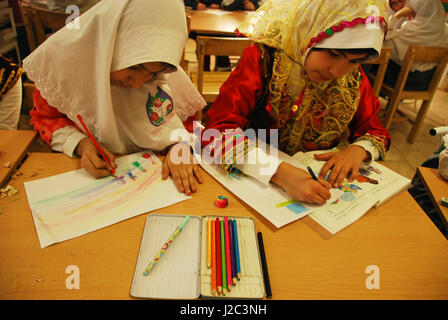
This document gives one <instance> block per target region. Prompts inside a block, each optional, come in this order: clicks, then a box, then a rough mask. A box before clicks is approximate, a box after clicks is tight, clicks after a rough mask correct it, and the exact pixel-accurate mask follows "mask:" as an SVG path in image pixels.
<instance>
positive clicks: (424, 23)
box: [384, 0, 448, 71]
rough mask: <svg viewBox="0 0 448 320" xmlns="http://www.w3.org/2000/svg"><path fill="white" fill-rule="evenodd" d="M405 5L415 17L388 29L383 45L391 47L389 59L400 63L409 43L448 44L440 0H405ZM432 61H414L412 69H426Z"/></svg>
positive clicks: (447, 30)
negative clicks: (390, 29)
mask: <svg viewBox="0 0 448 320" xmlns="http://www.w3.org/2000/svg"><path fill="white" fill-rule="evenodd" d="M406 6H408V7H410V8H412V9H413V10H414V12H415V18H414V19H411V20H407V21H405V22H404V23H403V24H402V25H401V26H400V28H399V29H397V30H393V31H390V32H389V33H388V35H387V40H386V41H385V43H384V46H387V47H393V49H394V50H393V52H392V56H391V59H393V60H394V61H395V62H397V63H399V64H401V63H402V62H403V59H404V56H405V55H406V52H407V50H408V48H409V45H410V44H417V45H422V46H433V47H445V46H448V26H447V25H446V23H445V11H444V9H443V6H442V3H441V1H440V0H407V1H406ZM434 66H435V64H433V63H422V62H418V63H414V64H413V67H412V68H411V70H412V71H415V70H416V69H417V70H419V71H426V70H429V69H432V68H433V67H434Z"/></svg>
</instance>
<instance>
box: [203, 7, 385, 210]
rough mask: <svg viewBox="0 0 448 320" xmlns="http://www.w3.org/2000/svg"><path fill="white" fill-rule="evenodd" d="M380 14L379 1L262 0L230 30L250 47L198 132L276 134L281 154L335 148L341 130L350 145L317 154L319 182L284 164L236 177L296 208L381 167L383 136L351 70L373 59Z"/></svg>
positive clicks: (374, 103) (359, 76)
mask: <svg viewBox="0 0 448 320" xmlns="http://www.w3.org/2000/svg"><path fill="white" fill-rule="evenodd" d="M386 9H387V3H386V1H385V0H380V1H374V0H356V1H354V0H340V1H339V0H291V1H285V0H268V1H267V2H266V3H264V4H263V5H262V6H261V7H260V8H259V9H258V10H257V11H256V12H255V13H254V14H252V15H251V16H250V17H249V18H248V19H247V20H246V21H245V22H244V23H243V24H242V25H241V26H240V27H239V28H238V31H239V32H240V33H242V34H243V35H245V36H247V37H248V38H250V39H251V40H253V41H254V44H253V45H251V46H249V47H248V48H247V49H246V50H245V51H244V54H243V56H242V57H241V60H240V62H239V64H238V66H237V67H236V69H235V70H234V71H233V72H232V74H231V75H230V77H229V78H228V80H227V81H226V82H225V83H224V84H223V86H222V87H221V89H220V94H219V96H218V97H217V99H216V100H215V102H214V104H213V106H212V107H211V108H210V110H209V111H208V112H207V115H206V128H215V129H218V130H220V131H221V132H223V131H225V130H226V129H234V128H241V129H243V130H245V129H247V128H252V129H274V128H275V129H278V137H279V144H278V146H279V149H280V150H282V151H284V152H286V153H288V154H289V155H293V154H295V153H296V152H298V151H311V150H318V149H319V150H328V149H331V148H333V147H336V146H337V145H338V144H339V142H340V141H341V139H342V137H343V133H344V131H346V130H347V129H348V130H349V132H350V134H349V142H350V143H351V144H350V145H349V146H348V147H347V148H345V149H343V150H340V151H337V152H328V153H324V154H320V155H316V158H317V159H319V160H325V161H326V164H325V165H324V167H323V168H322V171H321V172H320V174H319V177H320V183H318V182H317V181H314V180H312V179H311V177H310V175H309V174H308V173H307V172H306V171H304V170H301V169H297V168H295V167H293V166H291V165H289V164H287V163H285V162H283V163H282V162H278V164H279V165H278V167H276V168H275V169H274V170H273V171H272V172H271V174H268V175H266V174H264V175H260V174H257V173H256V171H257V170H254V168H253V166H252V165H250V166H240V167H242V169H241V170H242V171H243V172H245V173H246V174H249V175H251V176H253V177H254V178H256V179H257V180H259V181H260V182H262V183H266V184H267V183H270V182H273V183H275V184H278V185H280V186H281V187H282V188H283V189H284V190H285V191H287V192H288V193H289V194H290V195H291V196H292V197H294V198H295V199H297V200H299V201H306V202H312V203H323V202H325V200H326V199H329V197H330V193H329V192H328V189H329V188H330V187H331V186H333V187H336V186H338V185H339V184H340V183H341V182H342V180H343V179H344V178H346V177H348V178H349V181H352V180H353V179H354V178H355V177H356V176H357V175H358V169H359V166H360V164H361V163H362V162H363V161H369V160H376V159H383V158H384V154H385V152H386V150H387V149H388V148H389V144H390V137H389V134H388V132H387V130H386V129H384V127H383V126H382V125H381V122H380V121H379V119H378V117H377V113H378V111H379V109H380V104H379V102H378V99H377V98H376V97H375V96H374V95H373V92H372V87H371V85H370V83H369V80H368V79H367V77H366V76H365V74H364V73H363V71H362V69H361V68H360V66H359V64H360V63H361V62H364V61H366V60H368V59H370V58H371V57H376V56H377V55H378V54H379V52H380V51H381V47H382V43H383V39H384V32H385V30H386V25H385V19H386V16H385V15H386V13H385V12H386ZM237 167H238V166H237ZM327 173H330V174H329V178H328V181H325V180H324V179H323V178H324V177H325V176H326V175H327Z"/></svg>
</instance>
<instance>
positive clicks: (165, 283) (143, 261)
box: [130, 214, 265, 299]
mask: <svg viewBox="0 0 448 320" xmlns="http://www.w3.org/2000/svg"><path fill="white" fill-rule="evenodd" d="M184 218H185V216H182V215H162V214H151V215H148V217H147V218H146V222H145V228H144V231H143V236H142V241H141V244H140V250H139V255H138V259H137V264H136V267H135V272H134V278H133V281H132V286H131V292H130V293H131V296H133V297H136V298H152V299H196V298H199V297H202V298H218V299H229V298H230V299H262V298H263V297H264V296H265V289H264V282H263V273H262V268H261V262H260V255H259V249H258V244H257V237H256V232H255V222H254V220H253V219H252V218H250V217H228V219H232V220H236V223H237V226H238V227H237V230H238V240H237V241H238V248H239V262H240V266H241V273H240V277H239V281H236V284H235V285H234V286H233V287H232V288H231V291H228V292H227V293H226V295H225V296H223V295H222V294H221V295H218V294H215V295H213V294H212V284H211V282H212V281H211V279H212V276H211V275H212V269H211V268H210V267H208V266H207V237H208V232H207V230H208V229H207V223H208V220H210V219H212V220H215V219H216V218H219V219H220V220H223V219H224V216H204V217H202V218H201V217H200V216H193V215H191V216H190V219H189V221H188V223H187V224H186V225H185V227H184V228H183V230H182V232H180V233H179V234H178V235H177V237H176V238H175V239H174V241H173V242H172V243H171V244H170V245H169V247H168V248H167V249H166V251H165V252H164V254H163V256H162V257H161V258H160V259H159V261H158V262H157V264H156V265H154V267H153V269H152V270H151V271H150V272H149V274H148V275H147V276H145V275H144V274H143V273H144V271H145V270H146V268H147V266H148V265H149V264H150V262H151V261H152V260H153V259H154V257H155V256H156V255H157V253H158V252H159V250H160V249H161V248H162V246H163V245H164V244H165V243H166V242H167V240H168V239H169V238H170V236H171V235H172V233H173V232H174V230H175V229H176V228H177V227H178V226H179V224H181V223H182V221H183V220H184Z"/></svg>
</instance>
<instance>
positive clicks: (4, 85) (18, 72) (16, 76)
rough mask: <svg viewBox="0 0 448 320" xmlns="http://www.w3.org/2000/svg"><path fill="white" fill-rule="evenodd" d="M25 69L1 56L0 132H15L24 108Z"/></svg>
mask: <svg viewBox="0 0 448 320" xmlns="http://www.w3.org/2000/svg"><path fill="white" fill-rule="evenodd" d="M22 73H23V69H22V68H21V67H19V66H18V65H16V64H15V63H12V62H11V61H9V60H8V59H6V58H5V57H3V56H0V130H15V129H17V126H18V124H19V118H20V109H21V108H22V79H21V76H22Z"/></svg>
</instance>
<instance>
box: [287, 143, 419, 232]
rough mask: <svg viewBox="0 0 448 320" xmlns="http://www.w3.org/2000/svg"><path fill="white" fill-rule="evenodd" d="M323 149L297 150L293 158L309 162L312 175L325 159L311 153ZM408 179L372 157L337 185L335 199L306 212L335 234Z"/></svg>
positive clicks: (408, 183)
mask: <svg viewBox="0 0 448 320" xmlns="http://www.w3.org/2000/svg"><path fill="white" fill-rule="evenodd" d="M324 152H328V151H327V150H326V151H313V152H306V153H303V152H298V153H296V154H295V155H294V156H293V158H294V159H296V160H298V161H300V162H302V163H303V165H304V166H310V167H311V168H312V169H313V171H314V172H315V173H316V175H318V174H319V172H320V170H321V169H322V167H323V166H324V164H325V161H318V160H316V159H314V154H316V153H324ZM409 185H410V180H409V179H407V178H405V177H403V176H401V175H399V174H398V173H396V172H394V171H392V170H390V169H388V168H386V167H385V166H383V165H381V164H379V163H378V162H375V161H372V162H370V163H368V164H367V163H364V164H362V165H361V168H360V174H359V175H358V177H356V179H355V180H354V181H353V182H348V180H346V179H345V180H344V181H343V182H342V185H341V186H340V187H339V188H338V189H332V190H331V191H330V192H331V193H332V194H333V193H334V192H335V190H339V191H340V192H341V193H340V195H339V196H338V197H337V199H336V200H330V201H327V203H326V204H325V205H324V206H323V207H322V208H320V209H319V210H316V211H314V212H312V213H311V214H310V217H311V218H313V219H314V220H315V221H316V222H318V223H319V224H320V225H322V226H323V227H324V228H325V229H327V230H328V231H329V232H331V233H332V234H335V233H337V232H339V231H340V230H342V229H343V228H345V227H347V226H348V225H350V224H352V223H353V222H355V221H356V220H358V219H359V218H361V217H362V216H363V215H364V214H365V213H366V212H367V211H368V210H370V209H371V208H372V207H377V206H379V205H380V204H382V203H384V202H385V201H386V200H388V199H389V198H391V197H392V196H394V195H395V194H397V193H398V192H400V191H402V190H404V189H406V188H407V187H408V186H409Z"/></svg>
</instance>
